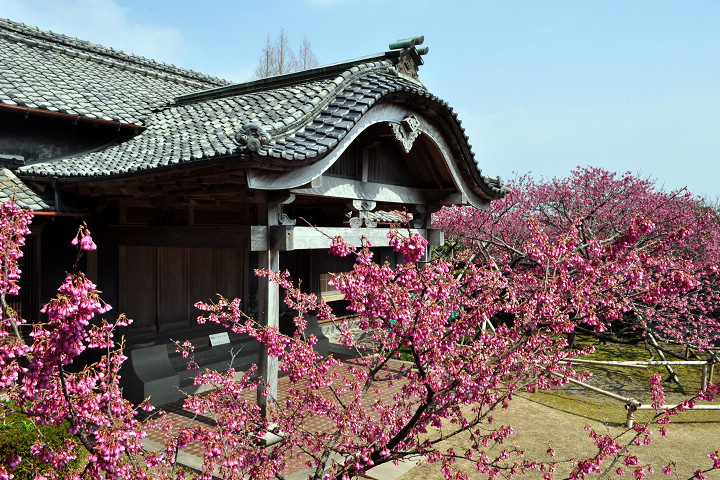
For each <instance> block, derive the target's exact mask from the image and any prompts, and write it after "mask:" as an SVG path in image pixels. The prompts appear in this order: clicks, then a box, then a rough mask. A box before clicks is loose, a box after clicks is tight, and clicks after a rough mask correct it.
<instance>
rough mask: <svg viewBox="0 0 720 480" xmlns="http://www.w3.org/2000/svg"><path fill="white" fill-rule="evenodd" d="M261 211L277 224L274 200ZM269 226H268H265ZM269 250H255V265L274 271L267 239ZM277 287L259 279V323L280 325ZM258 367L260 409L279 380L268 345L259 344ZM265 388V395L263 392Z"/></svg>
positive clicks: (276, 264)
mask: <svg viewBox="0 0 720 480" xmlns="http://www.w3.org/2000/svg"><path fill="white" fill-rule="evenodd" d="M259 208H260V209H262V210H263V211H262V212H260V213H261V215H260V216H261V217H265V218H261V220H262V221H263V222H264V224H265V225H267V226H268V227H270V226H274V225H277V224H278V205H277V204H274V203H269V204H266V205H265V206H260V207H259ZM268 230H269V229H268ZM267 245H268V250H262V251H260V252H258V268H261V269H268V270H273V271H277V270H279V268H280V251H279V250H277V249H273V245H271V244H270V242H269V241H268V244H267ZM279 303H280V291H279V287H278V286H277V284H275V283H273V282H270V281H268V280H267V279H266V278H259V279H258V317H259V318H258V321H259V322H260V324H261V325H266V326H269V327H275V328H279V326H280V308H279ZM258 368H259V370H260V376H261V378H262V382H261V383H260V385H259V387H258V391H257V402H258V405H259V406H260V408H262V409H263V413H264V412H265V411H266V409H267V407H268V404H269V403H271V402H272V401H273V399H277V384H278V359H277V358H274V357H269V356H268V352H267V348H266V347H265V346H264V345H261V346H260V352H259V358H258ZM264 391H267V393H268V395H267V396H265V395H263V392H264Z"/></svg>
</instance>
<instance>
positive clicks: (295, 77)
mask: <svg viewBox="0 0 720 480" xmlns="http://www.w3.org/2000/svg"><path fill="white" fill-rule="evenodd" d="M391 53H393V52H385V53H378V54H374V55H368V56H367V57H361V58H358V59H353V60H348V61H344V62H337V63H331V64H328V65H321V66H318V67H313V68H309V69H306V70H300V71H297V72H291V73H283V74H281V75H273V76H270V77H266V78H259V79H255V80H250V81H247V82H240V83H234V84H230V85H225V86H219V87H213V88H208V89H206V90H203V91H199V92H191V93H184V94H182V95H178V96H177V97H175V105H176V106H182V105H189V104H191V103H200V102H206V101H210V100H216V99H219V98H225V97H236V96H239V95H250V94H254V93H263V92H268V91H274V90H279V89H281V88H288V87H292V86H296V85H300V84H303V83H308V82H310V81H320V80H327V79H330V78H335V77H337V75H342V74H344V73H345V72H347V71H348V70H351V69H352V68H358V67H360V66H363V65H369V64H373V63H379V62H385V61H392V58H390V57H388V54H391ZM336 72H337V73H336Z"/></svg>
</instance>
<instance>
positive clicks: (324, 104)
mask: <svg viewBox="0 0 720 480" xmlns="http://www.w3.org/2000/svg"><path fill="white" fill-rule="evenodd" d="M373 63H375V62H373ZM361 65H362V64H361ZM365 65H367V64H365ZM357 67H360V65H357ZM387 69H388V66H387V65H374V66H372V67H370V68H363V69H360V70H359V71H357V72H355V73H353V74H351V75H349V76H348V77H347V78H344V79H343V81H342V82H340V83H339V84H338V85H337V86H336V87H335V88H333V89H332V90H331V91H330V92H328V94H327V95H326V96H325V98H324V99H323V100H321V101H320V102H318V104H317V105H315V106H314V107H313V108H311V109H310V110H308V111H307V113H305V114H304V115H302V116H301V117H300V118H298V119H297V120H295V121H294V122H292V123H290V124H288V125H286V126H284V127H281V128H278V129H272V130H270V131H269V132H268V133H270V134H271V135H272V136H273V137H274V136H275V135H281V136H282V135H283V134H286V133H288V132H289V131H291V130H293V129H296V128H297V127H298V126H299V125H301V124H304V123H307V118H308V117H311V118H314V117H315V116H316V115H317V113H318V112H321V111H323V110H324V109H325V108H327V106H328V105H329V104H330V103H331V102H332V101H333V100H335V98H337V96H338V94H340V92H341V91H343V90H344V89H345V88H347V86H348V85H350V84H351V83H353V82H354V81H356V80H358V79H359V78H361V77H363V76H365V75H368V74H370V73H374V72H378V71H380V72H381V71H383V70H387ZM350 70H351V69H348V70H345V72H343V73H342V74H340V75H339V76H343V74H344V73H346V72H349V71H350Z"/></svg>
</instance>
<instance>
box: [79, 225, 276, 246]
mask: <svg viewBox="0 0 720 480" xmlns="http://www.w3.org/2000/svg"><path fill="white" fill-rule="evenodd" d="M93 234H94V236H95V237H96V238H97V240H98V241H100V242H102V243H103V244H109V245H131V246H156V247H205V248H240V249H242V250H249V251H261V250H267V247H268V245H267V227H264V226H257V225H255V226H249V225H241V226H207V225H204V226H189V227H164V226H157V227H153V226H146V225H117V226H109V227H103V228H93Z"/></svg>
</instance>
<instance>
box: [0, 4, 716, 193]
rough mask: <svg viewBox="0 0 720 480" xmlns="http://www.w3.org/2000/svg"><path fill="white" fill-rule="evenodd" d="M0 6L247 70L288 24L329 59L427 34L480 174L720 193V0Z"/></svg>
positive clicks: (129, 43) (40, 21)
mask: <svg viewBox="0 0 720 480" xmlns="http://www.w3.org/2000/svg"><path fill="white" fill-rule="evenodd" d="M0 17H6V18H10V19H11V20H15V21H21V22H24V23H27V24H30V25H34V26H37V27H39V28H42V29H50V30H53V31H55V32H58V33H64V34H66V35H71V36H76V37H78V38H81V39H84V40H90V41H93V42H95V43H100V44H102V45H105V46H110V47H113V48H116V49H120V50H125V51H127V52H131V53H135V54H139V55H143V56H146V57H150V58H153V59H155V60H160V61H164V62H167V63H172V64H175V65H178V66H182V67H185V68H191V69H194V70H198V71H200V72H203V73H208V74H212V75H216V76H220V77H223V78H227V79H229V80H234V81H238V82H241V81H244V80H247V79H248V78H249V77H250V75H251V74H252V72H253V70H254V68H255V65H256V63H257V59H258V57H259V54H260V51H261V50H262V47H263V45H264V43H265V40H266V38H267V36H268V35H270V36H271V37H274V36H275V35H277V34H278V33H279V31H280V29H281V28H284V29H285V32H286V33H287V35H288V36H289V37H290V40H291V42H292V43H293V44H294V45H298V44H299V43H300V42H301V41H302V38H303V36H307V38H308V39H309V40H310V42H311V44H312V47H313V50H314V52H315V54H316V55H317V57H318V59H319V60H320V63H321V64H325V63H333V62H337V61H342V60H348V59H351V58H355V57H360V56H364V55H368V54H372V53H378V52H382V51H385V50H386V48H387V45H388V43H390V42H392V41H394V40H396V39H398V38H404V37H408V36H414V35H424V36H425V45H426V46H428V47H430V53H429V54H428V55H427V56H426V57H425V62H426V64H425V65H424V66H422V67H421V70H420V78H421V79H422V80H423V82H424V83H425V84H426V85H427V87H428V88H429V89H430V91H432V92H433V93H434V94H436V95H438V96H439V97H441V98H442V99H444V100H446V101H447V102H448V103H449V104H450V105H451V106H452V107H453V108H454V109H455V110H456V111H457V112H458V114H459V115H460V118H461V119H462V121H463V126H464V127H465V128H466V132H467V134H468V135H469V137H470V142H471V143H472V145H473V150H474V151H475V155H476V157H477V159H478V161H479V163H480V165H481V167H482V168H483V171H484V172H485V173H487V174H490V175H497V174H499V175H501V176H503V177H506V178H507V177H510V176H512V175H513V172H518V173H525V172H529V171H531V172H532V173H533V174H534V175H536V176H545V177H552V176H564V175H567V174H568V173H569V172H570V171H571V170H572V169H573V168H575V167H576V166H578V165H580V166H584V165H593V166H598V167H604V168H607V169H609V170H613V171H617V172H624V171H631V172H633V173H639V174H641V175H642V176H649V177H652V178H656V179H657V180H658V182H659V183H660V184H661V185H664V186H665V188H666V189H675V188H682V187H684V186H687V187H688V188H689V189H690V191H692V192H693V193H697V194H701V195H705V196H707V197H709V198H710V199H712V200H715V199H717V198H718V194H720V187H718V182H719V181H720V61H718V59H720V28H718V25H720V2H715V1H683V2H671V1H661V0H655V1H641V0H636V1H631V2H628V1H614V0H604V1H596V2H590V1H587V2H586V1H575V0H573V1H569V0H568V1H551V0H548V1H513V0H507V1H496V2H489V1H467V2H460V1H452V0H445V1H429V0H428V1H425V0H416V1H414V2H406V1H405V2H395V1H380V0H294V1H291V0H287V1H283V0H276V1H268V2H258V1H229V0H204V1H202V2H201V1H197V0H195V1H184V0H174V1H168V0H159V1H155V0H137V1H136V0H0ZM1 54H2V52H0V55H1Z"/></svg>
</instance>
